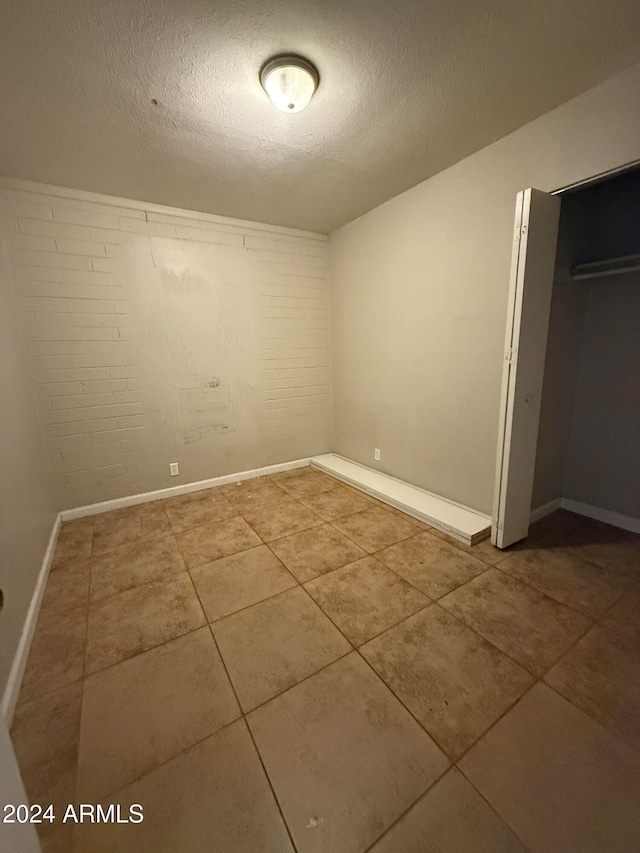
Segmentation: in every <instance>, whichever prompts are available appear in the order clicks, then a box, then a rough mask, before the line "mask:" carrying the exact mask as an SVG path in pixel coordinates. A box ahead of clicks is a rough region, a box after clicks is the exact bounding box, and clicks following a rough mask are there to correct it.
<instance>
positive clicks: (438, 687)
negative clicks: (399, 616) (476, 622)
mask: <svg viewBox="0 0 640 853" xmlns="http://www.w3.org/2000/svg"><path fill="white" fill-rule="evenodd" d="M361 652H362V654H363V655H364V657H365V658H366V659H367V660H368V661H369V663H370V664H371V666H372V667H373V668H374V669H375V671H376V672H377V673H378V675H379V676H380V677H381V678H382V679H383V681H384V682H385V683H386V684H388V685H389V687H391V689H392V690H393V692H394V693H395V694H396V696H398V698H399V699H400V700H401V701H402V702H404V704H405V705H406V706H407V708H408V709H409V710H410V711H411V712H412V714H413V715H414V716H415V717H416V719H418V720H419V721H420V722H421V723H422V725H423V726H424V727H425V729H426V730H427V731H428V732H429V734H430V735H431V737H432V738H433V739H434V740H435V741H436V743H437V744H438V745H439V746H440V747H441V748H442V749H443V750H444V751H445V752H446V753H447V755H448V756H449V757H450V758H451V759H453V760H456V759H458V758H459V757H460V756H461V755H462V754H463V753H464V752H466V750H467V749H468V748H469V747H470V746H471V745H472V744H473V743H475V741H476V740H477V739H478V738H479V737H480V736H481V735H482V734H484V732H485V731H486V730H487V729H488V728H489V726H490V725H492V724H493V723H494V722H495V721H496V720H497V719H498V717H500V716H501V715H502V714H503V713H504V712H505V711H506V710H507V708H509V707H510V706H511V705H512V704H513V703H514V702H515V701H516V699H518V697H520V696H521V695H522V694H523V693H524V691H525V690H526V689H527V688H528V687H530V686H531V684H532V683H533V676H532V675H531V674H530V673H528V672H527V671H526V670H524V669H522V668H521V667H519V666H518V664H516V663H514V662H513V661H512V660H511V659H510V658H508V657H507V656H506V655H504V654H502V652H501V651H499V650H498V649H496V647H495V646H492V645H491V643H488V642H487V641H486V640H483V639H482V637H479V636H478V635H477V634H476V633H475V631H472V630H471V629H470V628H467V627H466V625H463V624H462V623H461V622H459V621H458V620H457V619H455V618H454V617H453V616H451V614H450V613H447V611H446V610H443V609H442V608H441V607H439V606H438V605H437V604H432V605H431V606H430V607H427V608H425V609H424V610H421V611H420V612H419V613H416V614H414V615H413V616H410V617H409V618H408V619H405V621H404V622H402V623H401V624H400V625H396V626H395V627H393V628H390V629H389V630H388V631H385V632H384V634H381V635H380V636H379V637H376V638H375V639H374V640H371V642H369V643H367V644H366V645H364V646H363V647H362V649H361Z"/></svg>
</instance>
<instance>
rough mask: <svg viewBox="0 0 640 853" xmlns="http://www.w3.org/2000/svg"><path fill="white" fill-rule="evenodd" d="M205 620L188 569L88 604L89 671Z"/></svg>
mask: <svg viewBox="0 0 640 853" xmlns="http://www.w3.org/2000/svg"><path fill="white" fill-rule="evenodd" d="M205 622H206V619H205V615H204V613H203V611H202V608H201V607H200V603H199V601H198V598H197V596H196V592H195V589H194V588H193V584H192V582H191V578H190V577H189V574H188V573H187V572H183V573H182V574H179V575H174V576H173V577H171V578H169V579H167V580H164V581H160V582H157V583H150V584H146V586H139V587H136V588H135V589H128V590H126V591H125V592H120V593H118V595H112V596H110V597H109V598H104V599H101V600H100V601H96V602H94V603H93V604H91V605H90V606H89V623H88V629H87V659H86V672H87V673H91V672H96V671H97V670H100V669H104V667H107V666H111V665H112V664H114V663H119V662H120V661H123V660H126V659H127V658H130V657H132V656H133V655H136V654H139V653H140V652H144V651H146V650H147V649H150V648H153V646H158V645H160V644H161V643H166V642H167V640H173V639H175V638H176V637H179V636H181V635H182V634H186V633H187V632H189V631H193V630H194V629H195V628H199V627H200V626H201V625H204V624H205Z"/></svg>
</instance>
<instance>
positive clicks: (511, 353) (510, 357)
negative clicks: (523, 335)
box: [504, 349, 518, 364]
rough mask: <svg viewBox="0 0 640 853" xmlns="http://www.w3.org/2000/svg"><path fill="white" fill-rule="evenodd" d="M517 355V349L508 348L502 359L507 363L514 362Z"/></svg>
mask: <svg viewBox="0 0 640 853" xmlns="http://www.w3.org/2000/svg"><path fill="white" fill-rule="evenodd" d="M517 355H518V350H517V349H508V350H507V351H506V352H505V354H504V360H505V361H506V362H507V364H515V363H516V358H517Z"/></svg>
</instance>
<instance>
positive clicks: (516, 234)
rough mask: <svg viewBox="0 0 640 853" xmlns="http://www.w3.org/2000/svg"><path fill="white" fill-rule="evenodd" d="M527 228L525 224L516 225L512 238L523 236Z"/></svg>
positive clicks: (516, 238)
mask: <svg viewBox="0 0 640 853" xmlns="http://www.w3.org/2000/svg"><path fill="white" fill-rule="evenodd" d="M527 229H528V226H527V225H516V227H515V229H514V240H519V239H520V238H521V237H524V235H525V234H526V233H527Z"/></svg>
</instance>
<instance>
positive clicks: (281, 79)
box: [260, 55, 320, 113]
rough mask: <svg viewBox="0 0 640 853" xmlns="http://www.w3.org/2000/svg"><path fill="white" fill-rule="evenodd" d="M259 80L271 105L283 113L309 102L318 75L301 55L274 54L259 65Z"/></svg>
mask: <svg viewBox="0 0 640 853" xmlns="http://www.w3.org/2000/svg"><path fill="white" fill-rule="evenodd" d="M260 82H261V83H262V88H263V89H264V90H265V92H266V93H267V95H269V98H270V99H271V103H272V104H273V106H274V107H277V109H279V110H281V111H282V112H283V113H299V112H300V110H303V109H304V108H305V107H307V106H308V105H309V101H310V100H311V98H312V97H313V93H314V92H315V90H316V89H317V88H318V83H319V82H320V78H319V77H318V72H317V71H316V69H315V68H314V67H313V65H312V64H311V63H310V62H309V61H308V60H307V59H303V57H302V56H293V55H286V56H275V57H274V58H273V59H270V60H269V61H268V62H267V63H265V65H263V66H262V70H261V71H260Z"/></svg>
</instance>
